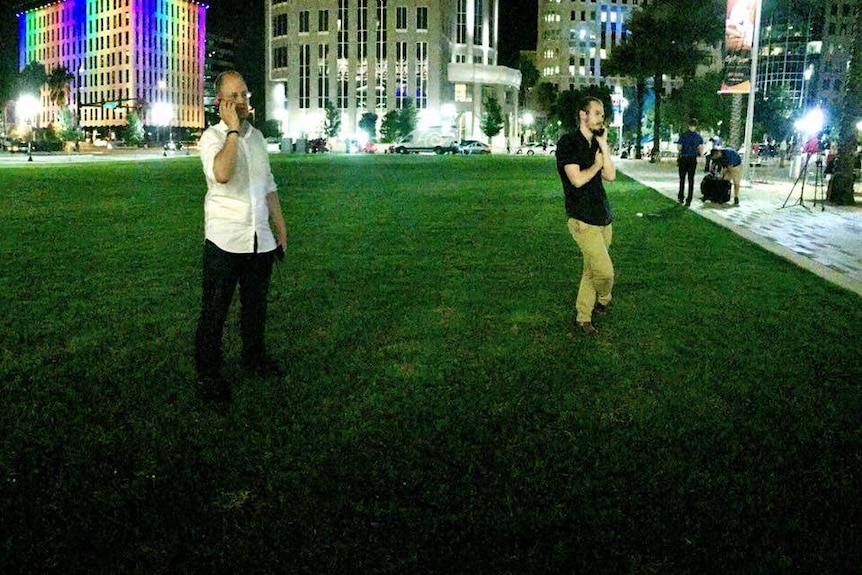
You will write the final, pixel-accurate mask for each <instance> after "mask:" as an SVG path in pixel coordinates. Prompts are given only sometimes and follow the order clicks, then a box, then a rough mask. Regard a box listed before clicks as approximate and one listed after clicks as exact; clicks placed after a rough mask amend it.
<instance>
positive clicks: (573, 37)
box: [536, 0, 643, 91]
mask: <svg viewBox="0 0 862 575" xmlns="http://www.w3.org/2000/svg"><path fill="white" fill-rule="evenodd" d="M642 3H643V0H551V1H550V2H546V1H541V2H539V29H538V37H537V47H536V68H538V70H539V74H540V75H541V78H542V82H546V83H549V84H553V85H555V86H556V87H557V89H558V90H560V91H564V90H576V89H579V88H582V87H585V86H590V85H601V84H602V83H603V82H604V80H605V78H604V75H603V73H602V62H603V61H604V60H606V59H607V58H608V57H609V56H610V53H611V51H612V49H613V47H614V46H615V45H617V44H619V43H620V42H621V41H622V39H623V36H624V35H625V32H626V22H627V21H628V19H629V17H630V15H631V12H632V11H633V10H636V9H637V8H638V5H639V4H642Z"/></svg>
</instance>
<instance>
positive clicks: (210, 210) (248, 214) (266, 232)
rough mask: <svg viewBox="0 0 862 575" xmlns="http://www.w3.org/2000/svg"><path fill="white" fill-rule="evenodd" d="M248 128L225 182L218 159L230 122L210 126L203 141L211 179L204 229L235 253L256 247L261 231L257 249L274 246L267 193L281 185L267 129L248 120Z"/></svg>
mask: <svg viewBox="0 0 862 575" xmlns="http://www.w3.org/2000/svg"><path fill="white" fill-rule="evenodd" d="M243 129H244V131H245V134H244V135H243V134H240V136H239V142H238V144H239V150H238V153H237V159H236V167H235V168H234V171H233V176H232V177H231V179H230V181H229V182H227V183H226V184H220V183H219V182H217V181H216V178H215V173H214V171H213V164H214V163H215V157H216V155H217V154H218V153H219V152H220V151H221V149H222V147H224V142H225V139H226V137H227V125H226V124H225V123H224V122H219V123H218V124H216V125H215V126H211V127H209V128H208V129H207V130H206V131H205V132H204V133H203V135H202V136H201V139H200V142H198V147H199V149H200V154H201V162H202V163H203V169H204V175H205V176H206V180H207V195H206V199H205V200H204V228H205V230H204V232H205V235H206V239H208V240H210V241H211V242H213V243H214V244H215V245H217V246H218V247H219V248H221V249H222V250H224V251H226V252H231V253H253V252H254V251H255V250H254V238H255V235H257V251H258V252H269V251H272V250H274V249H275V236H274V235H273V233H272V228H271V227H270V224H269V206H268V204H267V203H266V195H267V194H268V193H270V192H275V191H276V189H277V187H276V184H275V178H274V177H273V176H272V169H271V168H270V165H269V155H268V153H267V150H266V140H265V139H264V137H263V134H261V133H260V131H259V130H257V129H255V128H254V126H252V125H250V124H248V123H247V122H243Z"/></svg>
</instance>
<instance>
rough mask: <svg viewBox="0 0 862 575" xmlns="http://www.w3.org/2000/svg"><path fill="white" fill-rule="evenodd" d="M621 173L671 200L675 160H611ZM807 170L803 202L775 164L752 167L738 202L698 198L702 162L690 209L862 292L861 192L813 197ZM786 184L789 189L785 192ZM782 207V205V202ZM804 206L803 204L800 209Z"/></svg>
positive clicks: (675, 178)
mask: <svg viewBox="0 0 862 575" xmlns="http://www.w3.org/2000/svg"><path fill="white" fill-rule="evenodd" d="M617 167H618V169H619V170H620V171H621V172H622V173H624V174H625V175H627V176H629V177H631V178H633V179H635V180H637V181H639V182H640V183H642V184H643V185H645V186H648V187H650V188H653V189H655V190H656V191H658V192H659V193H661V194H662V195H664V196H667V197H668V198H670V199H672V200H673V201H674V202H676V201H677V191H678V189H679V184H678V182H679V177H678V175H677V169H676V164H675V163H673V162H661V163H657V164H652V163H650V162H648V161H647V160H617ZM811 177H812V176H811V175H809V176H808V178H806V186H805V197H804V198H803V205H800V204H799V197H800V191H801V187H802V186H801V182H800V183H799V184H797V186H796V188H795V189H794V187H793V185H794V182H795V178H792V177H791V175H790V168H789V166H788V164H785V166H784V167H783V168H779V167H778V166H777V165H774V166H767V167H757V168H754V170H753V172H752V174H751V180H752V182H751V183H750V184H749V185H748V186H746V185H745V182H743V185H742V187H741V188H740V192H739V202H740V205H739V206H736V207H735V206H732V205H731V204H725V205H716V204H711V203H708V202H707V203H704V202H701V201H700V200H699V198H700V190H699V186H700V181H701V180H702V179H703V163H702V162H701V163H700V165H699V166H698V173H697V175H696V176H695V188H696V189H695V193H694V197H695V200H694V201H693V202H692V204H691V209H692V210H694V212H695V213H697V214H700V215H702V216H703V217H705V218H708V219H710V220H712V221H714V222H716V223H718V224H720V225H722V226H725V227H727V228H729V229H731V230H733V231H734V232H736V233H738V234H739V235H741V236H743V237H745V238H747V239H749V240H751V241H753V242H755V243H756V244H758V245H760V246H762V247H763V248H765V249H767V250H769V251H771V252H773V253H776V254H778V255H780V256H782V257H784V258H786V259H788V260H790V261H792V262H794V263H796V264H797V265H799V266H801V267H803V268H805V269H807V270H810V271H812V272H814V273H816V274H818V275H819V276H821V277H823V278H825V279H827V280H829V281H831V282H833V283H835V284H837V285H839V286H842V287H844V288H847V289H849V290H851V291H854V292H856V293H857V294H859V295H862V197H860V188H859V185H858V184H857V188H856V202H857V205H856V206H833V205H831V204H826V205H825V206H824V205H823V204H822V203H821V201H820V200H821V197H822V194H823V192H822V190H818V194H817V203H816V204H815V203H814V202H813V200H814V192H815V189H814V186H813V185H812V182H811ZM791 190H793V194H792V195H789V194H790V192H791ZM785 201H786V207H782V206H783V205H784V204H785ZM806 208H807V209H806Z"/></svg>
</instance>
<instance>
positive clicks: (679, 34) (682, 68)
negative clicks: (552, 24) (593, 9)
mask: <svg viewBox="0 0 862 575" xmlns="http://www.w3.org/2000/svg"><path fill="white" fill-rule="evenodd" d="M679 4H680V3H679V2H678V0H652V1H651V2H649V3H647V4H644V5H643V7H642V8H641V9H640V10H637V11H635V12H634V13H633V14H632V16H631V19H630V20H629V23H628V32H629V35H628V36H626V37H625V38H624V39H623V42H622V43H621V44H619V45H618V46H616V47H614V49H613V51H612V52H611V56H610V58H609V59H608V60H607V61H606V62H605V71H606V72H607V74H608V75H619V76H627V77H630V78H632V79H634V80H635V81H636V82H641V81H643V82H645V81H646V79H648V78H652V80H653V89H654V92H655V104H654V112H653V115H654V127H653V137H654V139H655V144H654V145H653V153H652V160H653V161H656V160H658V157H659V154H660V146H659V143H660V134H661V103H662V96H663V94H664V76H665V75H667V76H681V77H682V78H684V79H690V78H693V77H694V73H695V70H696V69H697V66H698V64H701V63H704V62H705V61H706V59H707V58H708V56H709V54H708V52H707V50H705V49H704V48H703V46H706V45H711V44H715V43H716V42H718V41H719V40H720V39H721V37H722V34H723V32H724V19H725V18H724V14H725V3H724V2H723V0H688V1H687V2H686V6H685V9H684V10H681V9H680V5H679ZM638 142H640V138H638Z"/></svg>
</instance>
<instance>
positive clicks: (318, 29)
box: [266, 0, 521, 139]
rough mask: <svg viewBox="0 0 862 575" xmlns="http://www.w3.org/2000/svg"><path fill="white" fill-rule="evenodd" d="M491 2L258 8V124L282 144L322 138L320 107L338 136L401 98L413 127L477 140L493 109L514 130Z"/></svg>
mask: <svg viewBox="0 0 862 575" xmlns="http://www.w3.org/2000/svg"><path fill="white" fill-rule="evenodd" d="M498 9H499V7H498V2H497V0H399V1H391V0H306V1H304V2H288V1H286V0H268V3H267V13H266V15H267V18H266V19H267V22H268V29H267V50H266V52H267V53H266V69H267V74H268V77H267V94H266V98H267V105H266V110H267V116H268V118H269V119H275V120H278V121H279V122H280V123H281V126H282V131H283V133H284V134H285V135H286V136H288V137H294V138H298V137H312V136H316V135H319V134H320V133H321V131H322V127H323V122H324V118H325V112H324V110H325V107H326V102H327V101H329V102H331V104H332V105H333V106H334V107H335V108H336V109H337V110H339V113H340V114H341V125H342V133H343V135H344V136H345V137H351V136H352V135H353V134H355V133H357V132H358V122H359V120H360V118H361V117H362V115H363V113H366V112H372V113H375V114H376V115H377V116H378V118H382V117H383V116H384V115H385V114H386V113H387V112H388V111H391V110H398V109H401V108H402V107H403V106H404V105H405V103H406V102H407V101H408V100H410V101H412V102H413V104H414V105H415V106H416V108H417V110H418V119H419V124H420V125H426V126H434V125H436V126H442V127H443V128H444V129H446V128H449V127H453V129H454V130H456V131H457V135H458V136H459V137H461V138H478V139H484V137H483V136H482V133H481V129H480V119H481V114H482V105H483V102H485V101H486V99H487V98H489V97H494V98H496V99H497V101H498V102H499V103H500V105H501V107H502V109H503V112H504V115H505V116H506V120H507V121H506V125H507V130H508V132H507V133H506V134H505V135H503V136H502V137H505V136H512V135H514V134H515V133H516V130H517V126H516V124H517V122H516V118H517V106H518V89H519V87H520V81H521V74H520V72H519V71H518V70H513V69H510V68H506V67H503V66H499V65H498V63H497V44H498V40H499V38H498V34H497V16H498Z"/></svg>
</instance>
